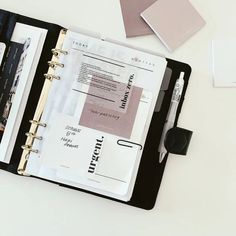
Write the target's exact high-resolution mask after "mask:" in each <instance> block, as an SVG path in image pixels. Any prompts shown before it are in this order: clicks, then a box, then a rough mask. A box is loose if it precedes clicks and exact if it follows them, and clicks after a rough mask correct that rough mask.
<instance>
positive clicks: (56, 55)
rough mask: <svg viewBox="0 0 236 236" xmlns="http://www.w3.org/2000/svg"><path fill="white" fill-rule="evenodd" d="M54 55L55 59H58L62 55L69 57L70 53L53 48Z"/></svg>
mask: <svg viewBox="0 0 236 236" xmlns="http://www.w3.org/2000/svg"><path fill="white" fill-rule="evenodd" d="M52 54H53V55H54V56H55V57H58V56H59V55H60V54H63V55H67V54H68V52H67V51H65V50H62V49H59V48H53V49H52Z"/></svg>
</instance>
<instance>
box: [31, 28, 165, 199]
mask: <svg viewBox="0 0 236 236" xmlns="http://www.w3.org/2000/svg"><path fill="white" fill-rule="evenodd" d="M63 50H67V51H68V52H69V54H68V55H65V56H62V57H61V62H62V63H63V64H64V65H65V66H64V68H63V69H57V70H56V74H57V75H59V76H60V77H61V78H62V79H61V80H60V81H53V86H52V88H51V90H50V93H49V96H48V100H47V105H46V107H45V109H44V113H43V115H42V122H44V121H46V123H47V124H48V125H47V127H46V128H41V127H39V129H38V135H40V136H43V140H42V141H37V140H36V141H35V142H34V146H33V148H34V149H39V153H38V154H35V153H32V154H31V155H30V157H29V162H28V165H27V169H26V171H27V173H29V174H32V175H36V176H40V177H42V178H46V179H51V180H54V181H57V182H61V183H64V184H68V185H72V186H75V187H80V188H84V189H86V190H90V191H93V192H97V193H100V194H104V195H107V196H110V197H115V198H117V199H121V200H125V201H127V200H129V198H130V197H131V193H132V189H133V186H134V181H135V177H136V174H137V170H138V165H139V161H140V157H141V154H142V147H143V146H144V143H145V139H146V135H147V131H148V127H149V125H150V121H151V117H152V113H153V110H154V106H155V103H156V99H157V96H158V92H159V89H160V85H161V82H162V77H163V74H164V71H165V68H166V64H167V62H166V60H165V58H162V57H159V56H154V55H150V54H148V53H144V52H141V51H138V50H134V49H130V48H127V47H124V46H120V45H118V44H114V43H111V42H106V41H102V40H100V39H96V38H92V37H89V36H85V35H82V34H78V33H74V32H70V31H69V32H68V33H67V36H66V39H65V42H64V45H63ZM58 94H60V96H58Z"/></svg>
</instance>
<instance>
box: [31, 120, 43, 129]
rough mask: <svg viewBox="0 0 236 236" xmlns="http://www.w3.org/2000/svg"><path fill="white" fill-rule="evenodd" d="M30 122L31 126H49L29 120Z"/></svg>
mask: <svg viewBox="0 0 236 236" xmlns="http://www.w3.org/2000/svg"><path fill="white" fill-rule="evenodd" d="M29 122H30V123H31V124H34V125H37V126H43V127H46V126H47V124H45V123H41V122H40V121H38V120H29Z"/></svg>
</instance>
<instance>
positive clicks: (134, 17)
mask: <svg viewBox="0 0 236 236" xmlns="http://www.w3.org/2000/svg"><path fill="white" fill-rule="evenodd" d="M155 1H156V0H120V5H121V10H122V15H123V20H124V25H125V33H126V37H134V36H139V35H147V34H153V31H152V30H151V28H150V27H149V26H148V25H147V24H146V22H145V21H144V20H143V19H142V17H141V16H140V14H141V12H143V11H144V10H145V9H147V8H148V7H149V6H151V5H152V4H153V3H154V2H155Z"/></svg>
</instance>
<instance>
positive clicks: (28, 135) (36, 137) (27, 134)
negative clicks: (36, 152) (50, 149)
mask: <svg viewBox="0 0 236 236" xmlns="http://www.w3.org/2000/svg"><path fill="white" fill-rule="evenodd" d="M25 135H26V136H27V137H32V138H35V139H38V140H42V139H43V137H42V136H37V135H36V134H34V133H30V132H27V133H25Z"/></svg>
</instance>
